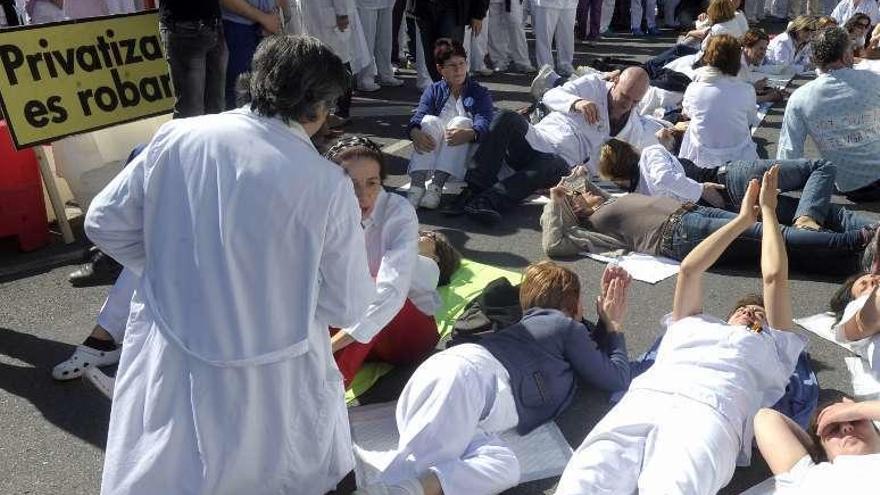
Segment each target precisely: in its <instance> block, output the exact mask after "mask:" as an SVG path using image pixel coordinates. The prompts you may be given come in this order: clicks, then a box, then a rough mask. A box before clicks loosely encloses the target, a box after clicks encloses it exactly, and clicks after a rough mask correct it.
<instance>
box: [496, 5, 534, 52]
mask: <svg viewBox="0 0 880 495" xmlns="http://www.w3.org/2000/svg"><path fill="white" fill-rule="evenodd" d="M486 21H487V24H488V28H489V57H491V58H492V63H494V64H495V66H496V67H507V66H508V65H510V63H511V62H513V63H515V64H518V65H532V63H531V61H529V48H528V45H527V44H526V32H525V30H524V29H523V28H522V22H523V11H522V4H521V3H519V0H510V12H508V11H507V10H506V9H505V8H504V2H501V3H490V4H489V13H488V14H487V15H486Z"/></svg>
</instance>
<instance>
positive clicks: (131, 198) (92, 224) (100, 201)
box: [84, 131, 161, 277]
mask: <svg viewBox="0 0 880 495" xmlns="http://www.w3.org/2000/svg"><path fill="white" fill-rule="evenodd" d="M160 132H161V131H160ZM154 142H155V141H154ZM154 146H155V145H153V144H152V143H151V145H150V146H148V147H147V148H146V149H145V150H143V151H141V153H140V154H139V155H138V156H137V157H135V158H134V160H132V161H131V163H129V164H128V165H127V166H126V167H125V168H124V169H122V172H120V173H119V174H118V175H117V176H116V177H115V178H114V179H113V180H112V181H110V183H109V184H107V186H106V187H104V189H102V190H101V192H100V193H98V195H97V196H95V199H93V200H92V203H91V205H90V206H89V211H88V213H87V214H86V219H85V225H84V228H85V232H86V235H87V236H88V238H89V239H91V241H92V242H94V243H95V245H96V246H98V247H99V248H100V249H101V251H103V252H105V253H107V254H108V255H110V257H111V258H113V259H114V260H116V261H118V262H119V263H120V264H122V265H123V266H125V267H126V268H128V269H129V270H131V271H132V272H134V273H135V274H137V276H138V277H140V276H141V275H142V274H143V272H144V264H145V263H146V250H145V248H144V176H145V173H144V169H145V167H146V163H147V161H148V156H149V155H152V153H151V150H152V149H153V148H154Z"/></svg>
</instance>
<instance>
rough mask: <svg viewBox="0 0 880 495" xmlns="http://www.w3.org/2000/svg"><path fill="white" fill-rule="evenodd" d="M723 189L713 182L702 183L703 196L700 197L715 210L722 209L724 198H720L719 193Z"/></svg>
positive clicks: (720, 185) (722, 186)
mask: <svg viewBox="0 0 880 495" xmlns="http://www.w3.org/2000/svg"><path fill="white" fill-rule="evenodd" d="M724 189H725V187H724V185H722V184H716V183H714V182H704V183H703V194H702V196H701V197H702V198H703V199H704V200H706V202H707V203H709V204H710V205H712V206H714V207H715V208H724V196H722V195H721V193H720V192H719V191H723V190H724Z"/></svg>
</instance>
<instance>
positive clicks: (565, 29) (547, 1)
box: [532, 0, 577, 77]
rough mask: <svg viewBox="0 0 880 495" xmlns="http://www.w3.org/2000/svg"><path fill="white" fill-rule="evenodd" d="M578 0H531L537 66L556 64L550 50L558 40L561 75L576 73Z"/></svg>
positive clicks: (557, 63)
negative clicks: (575, 51) (575, 41)
mask: <svg viewBox="0 0 880 495" xmlns="http://www.w3.org/2000/svg"><path fill="white" fill-rule="evenodd" d="M576 16H577V0H532V27H533V28H534V30H535V58H536V59H537V60H538V67H543V66H545V65H550V66H551V67H553V66H554V65H553V53H552V52H551V51H550V48H551V45H552V44H553V39H554V38H555V39H556V65H555V67H556V72H558V73H559V75H561V76H566V77H567V76H570V75H572V74H573V73H574V66H573V65H572V63H573V61H574V21H575V17H576Z"/></svg>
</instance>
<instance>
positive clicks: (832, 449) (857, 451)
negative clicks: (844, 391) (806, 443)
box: [819, 419, 880, 461]
mask: <svg viewBox="0 0 880 495" xmlns="http://www.w3.org/2000/svg"><path fill="white" fill-rule="evenodd" d="M819 441H820V443H821V444H822V448H823V449H825V454H826V455H828V460H830V461H834V458H836V457H837V456H839V455H868V454H876V453H878V452H880V434H878V433H877V430H875V429H874V424H873V423H871V421H869V420H867V419H862V420H858V421H843V422H840V423H834V424H832V425H831V426H830V427H829V428H828V429H827V430H826V431H825V432H823V435H822V437H821V438H820V439H819Z"/></svg>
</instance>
